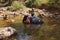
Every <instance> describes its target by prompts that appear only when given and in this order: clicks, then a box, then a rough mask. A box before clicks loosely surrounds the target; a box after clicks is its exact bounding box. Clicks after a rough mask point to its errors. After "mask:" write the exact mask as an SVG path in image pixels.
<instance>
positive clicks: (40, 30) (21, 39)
mask: <svg viewBox="0 0 60 40" xmlns="http://www.w3.org/2000/svg"><path fill="white" fill-rule="evenodd" d="M59 26H60V25H58V24H53V25H47V24H43V25H34V24H21V25H20V26H17V27H15V28H16V29H17V32H18V34H17V35H15V36H12V37H10V38H6V40H57V39H59V37H60V36H59V35H60V32H59V28H60V27H59ZM4 40H5V39H4Z"/></svg>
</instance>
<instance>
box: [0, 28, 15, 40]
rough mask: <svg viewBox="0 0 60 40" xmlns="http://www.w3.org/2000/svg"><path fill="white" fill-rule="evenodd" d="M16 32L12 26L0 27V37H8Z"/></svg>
mask: <svg viewBox="0 0 60 40" xmlns="http://www.w3.org/2000/svg"><path fill="white" fill-rule="evenodd" d="M15 33H16V30H15V29H14V28H12V27H5V28H0V39H3V38H6V37H9V36H11V35H13V34H15Z"/></svg>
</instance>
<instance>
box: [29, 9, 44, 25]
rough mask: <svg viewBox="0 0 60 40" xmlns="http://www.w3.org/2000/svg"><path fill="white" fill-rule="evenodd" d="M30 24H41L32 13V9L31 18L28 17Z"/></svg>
mask: <svg viewBox="0 0 60 40" xmlns="http://www.w3.org/2000/svg"><path fill="white" fill-rule="evenodd" d="M30 22H31V23H33V24H41V23H43V21H42V20H41V19H40V18H39V17H38V16H37V15H36V14H35V13H34V11H33V9H32V13H31V17H30Z"/></svg>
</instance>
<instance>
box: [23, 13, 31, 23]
mask: <svg viewBox="0 0 60 40" xmlns="http://www.w3.org/2000/svg"><path fill="white" fill-rule="evenodd" d="M23 15H24V17H23V23H30V17H29V13H27V12H25V13H24V14H23Z"/></svg>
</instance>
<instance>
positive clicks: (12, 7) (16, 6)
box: [10, 1, 25, 10]
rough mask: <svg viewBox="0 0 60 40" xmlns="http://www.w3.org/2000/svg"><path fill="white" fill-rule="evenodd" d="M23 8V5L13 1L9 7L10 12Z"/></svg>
mask: <svg viewBox="0 0 60 40" xmlns="http://www.w3.org/2000/svg"><path fill="white" fill-rule="evenodd" d="M23 8H25V6H24V4H23V3H22V2H19V1H13V2H12V4H11V6H10V10H19V9H23Z"/></svg>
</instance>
